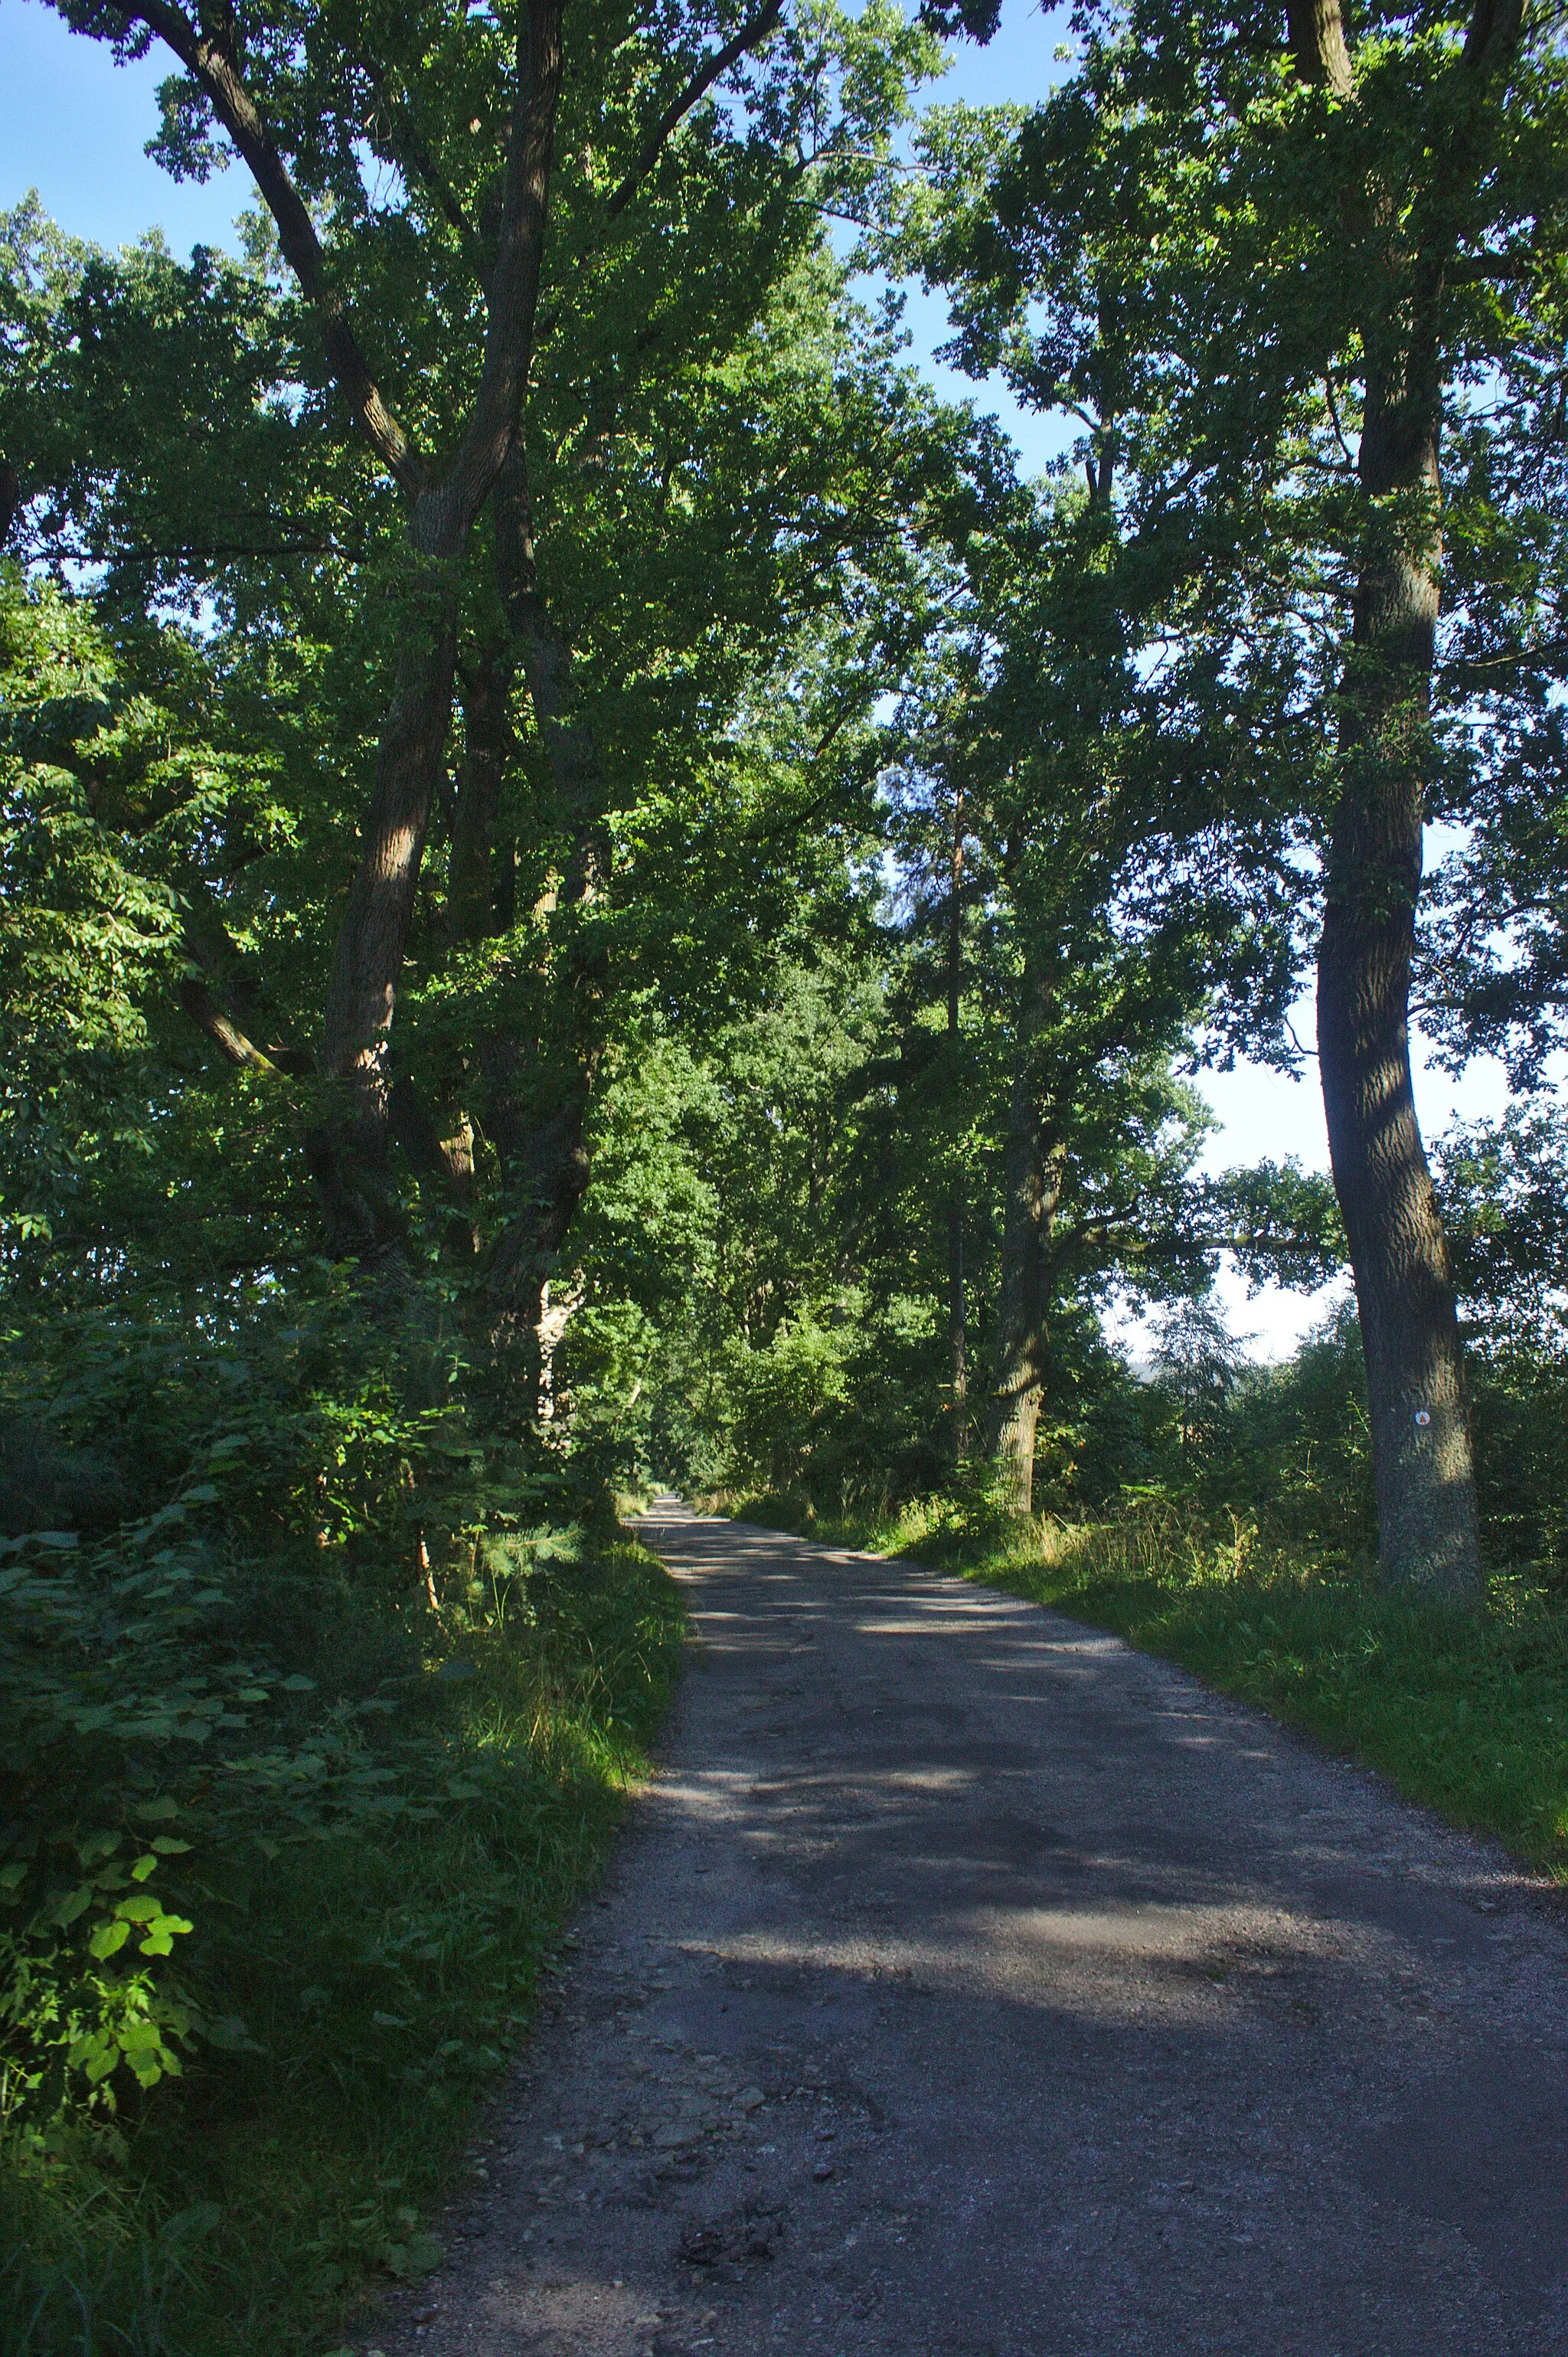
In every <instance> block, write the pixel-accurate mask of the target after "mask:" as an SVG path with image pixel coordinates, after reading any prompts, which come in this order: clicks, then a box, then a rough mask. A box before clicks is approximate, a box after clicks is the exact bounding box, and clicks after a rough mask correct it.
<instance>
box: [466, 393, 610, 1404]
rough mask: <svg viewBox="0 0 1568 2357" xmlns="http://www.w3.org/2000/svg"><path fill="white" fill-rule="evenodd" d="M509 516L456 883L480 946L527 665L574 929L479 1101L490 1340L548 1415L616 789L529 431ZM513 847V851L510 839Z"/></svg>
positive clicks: (509, 1387) (479, 1061) (566, 920)
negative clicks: (493, 1166) (552, 1300)
mask: <svg viewBox="0 0 1568 2357" xmlns="http://www.w3.org/2000/svg"><path fill="white" fill-rule="evenodd" d="M494 524H495V547H496V567H497V574H498V578H499V587H500V591H501V598H502V606H503V610H504V612H505V615H506V621H507V631H508V635H507V638H506V640H505V641H504V643H503V644H501V645H500V646H498V647H496V648H493V649H491V650H490V651H489V652H488V653H487V655H486V656H485V657H484V658H483V659H482V660H481V661H480V662H479V663H478V665H477V666H476V668H475V671H474V673H473V674H472V677H471V679H470V681H469V683H468V684H467V690H466V694H465V716H466V721H467V753H466V758H465V761H464V765H463V770H462V772H461V774H460V777H459V780H458V791H457V801H456V810H455V813H454V827H453V845H452V860H451V867H450V872H449V879H448V911H449V922H450V925H451V928H452V931H453V933H454V937H455V938H457V939H462V940H467V941H478V940H481V939H483V938H484V937H485V936H487V935H489V934H491V933H494V932H496V931H503V930H505V928H506V927H507V926H508V925H509V924H510V920H511V911H510V908H509V907H503V906H502V905H501V904H502V902H503V901H504V899H506V895H505V894H504V893H502V892H499V891H498V890H497V888H496V857H497V851H498V845H497V842H496V819H497V813H498V808H499V792H500V785H501V780H502V777H503V774H504V771H505V769H506V766H507V764H508V761H509V760H510V757H511V754H512V750H513V744H512V730H511V719H510V696H511V693H512V689H513V686H514V683H515V681H516V676H517V673H518V672H519V670H520V669H521V673H522V675H523V679H524V683H525V684H526V686H527V689H528V693H529V701H530V703H531V705H532V710H533V717H534V721H535V725H536V726H537V727H538V730H539V733H540V737H541V740H542V744H543V746H544V748H545V752H546V755H547V758H548V759H549V762H550V768H551V776H552V782H553V787H554V801H555V813H554V817H555V823H556V826H557V827H558V828H559V831H560V834H562V836H563V837H564V843H565V848H566V857H565V869H564V876H563V877H562V881H561V885H560V887H559V889H558V890H557V891H556V892H555V893H554V895H553V911H552V913H553V916H554V918H555V920H556V922H557V924H559V925H562V926H563V927H564V940H563V941H562V942H560V943H559V945H558V946H557V947H555V948H554V949H553V950H550V951H547V952H545V970H544V972H543V973H542V976H541V982H542V996H541V1001H540V1015H539V1020H538V1023H537V1025H536V1027H535V1028H534V1029H533V1030H532V1032H531V1034H530V1036H529V1037H528V1038H527V1039H523V1038H521V1037H520V1036H518V1034H517V1033H515V1032H512V1031H507V1032H499V1031H493V1030H489V1031H485V1032H482V1033H480V1034H479V1035H478V1037H477V1038H476V1040H475V1043H474V1046H475V1068H474V1072H473V1079H474V1081H475V1082H476V1084H477V1094H476V1101H475V1106H474V1110H475V1113H476V1115H477V1117H478V1121H479V1124H480V1126H481V1127H482V1128H483V1130H484V1132H485V1135H487V1137H488V1138H489V1142H490V1144H491V1146H493V1147H494V1149H495V1152H496V1155H497V1158H498V1160H499V1164H500V1169H501V1182H502V1188H503V1190H504V1194H505V1199H506V1204H507V1210H506V1215H505V1219H504V1222H503V1224H502V1226H501V1228H500V1231H499V1233H498V1235H497V1237H496V1239H495V1242H494V1243H493V1245H492V1247H491V1251H490V1254H489V1264H488V1266H487V1268H486V1272H485V1295H484V1297H485V1302H486V1317H487V1332H486V1337H485V1343H486V1348H487V1351H488V1353H489V1357H490V1360H491V1362H492V1365H493V1366H494V1368H495V1370H496V1377H497V1381H498V1383H499V1385H500V1386H501V1388H502V1389H504V1391H505V1392H506V1394H508V1396H509V1397H510V1399H511V1400H512V1401H513V1403H514V1405H515V1406H516V1410H517V1413H518V1414H519V1415H520V1417H521V1419H522V1420H525V1421H526V1420H532V1419H533V1418H534V1417H536V1415H538V1413H539V1412H540V1409H541V1406H542V1386H544V1385H545V1384H547V1381H548V1367H549V1357H550V1349H551V1343H550V1336H549V1331H548V1320H547V1318H546V1309H547V1304H548V1297H549V1284H550V1278H551V1275H552V1272H553V1269H554V1267H555V1265H556V1261H557V1257H558V1255H559V1254H560V1250H561V1247H562V1245H563V1243H564V1241H565V1237H566V1234H567V1232H568V1230H569V1228H570V1226H571V1223H572V1220H573V1218H574V1216H575V1212H576V1209H577V1206H578V1204H579V1203H580V1202H581V1200H582V1199H583V1196H584V1194H585V1191H586V1189H587V1184H588V1176H589V1161H588V1153H587V1147H586V1143H585V1140H586V1134H587V1122H588V1113H589V1107H590V1103H591V1100H592V1092H593V1083H594V1078H595V1074H596V1069H597V1063H598V1057H599V1050H600V1044H601V1041H600V1035H601V1029H602V1019H601V1018H602V996H603V980H604V977H603V973H602V959H601V958H600V956H599V954H598V953H597V952H596V950H595V949H594V947H593V946H592V942H591V937H590V935H589V934H588V933H585V931H584V928H583V925H582V922H581V920H582V919H583V918H584V917H585V915H587V914H588V913H589V911H590V910H591V908H592V905H593V903H594V901H595V900H596V899H597V898H598V897H599V895H600V892H601V890H602V887H603V883H604V879H605V875H606V870H607V845H606V840H605V824H604V812H605V798H606V797H605V781H604V777H603V773H602V770H601V767H600V763H599V759H598V752H597V748H596V745H595V743H594V739H593V735H592V732H591V730H590V729H588V727H587V726H585V724H584V722H583V721H582V720H581V719H580V718H579V717H578V716H575V714H574V712H573V710H572V686H571V669H572V664H571V650H570V648H569V646H568V645H567V643H566V640H565V639H564V636H563V635H562V633H561V631H560V630H558V629H557V627H556V625H555V623H554V621H553V618H552V617H551V615H550V613H549V611H548V609H547V608H546V606H545V603H544V599H543V597H542V593H541V590H540V587H539V581H538V569H537V564H536V559H535V553H534V546H533V538H532V517H531V512H530V502H529V489H528V470H527V464H526V459H525V456H524V452H523V447H522V444H521V438H520V440H519V442H518V444H517V445H516V447H514V449H513V450H512V451H511V453H510V455H509V457H508V459H507V463H506V466H505V468H503V470H502V474H501V477H500V479H499V481H498V483H497V486H496V490H495V497H494ZM499 847H500V848H501V849H503V850H504V851H505V852H506V853H507V855H508V856H509V860H510V845H509V846H499ZM557 1339H558V1338H557Z"/></svg>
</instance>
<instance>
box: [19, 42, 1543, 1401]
mask: <svg viewBox="0 0 1568 2357" xmlns="http://www.w3.org/2000/svg"><path fill="white" fill-rule="evenodd" d="M1059 23H1060V18H1059V15H1058V16H1057V17H1056V18H1055V19H1054V20H1053V19H1052V18H1051V17H1048V16H1047V15H1046V14H1044V13H1043V12H1042V11H1041V9H1040V8H1039V7H1038V6H1037V5H1026V0H1007V5H1004V9H1003V16H1002V27H1001V30H1000V32H999V33H998V35H997V38H996V39H995V40H994V42H993V43H992V44H991V46H990V47H989V48H985V49H977V48H975V47H974V46H973V44H972V43H968V42H964V43H960V44H958V45H957V46H956V47H955V49H954V53H953V68H952V70H951V71H950V73H949V74H948V76H947V77H946V78H945V80H943V81H941V82H940V83H938V84H936V85H935V86H934V88H933V90H932V93H931V95H932V98H933V100H934V101H936V102H943V101H946V100H950V99H955V98H962V99H967V100H970V101H971V102H974V103H976V104H983V103H986V102H998V101H1017V100H1027V99H1028V98H1030V97H1033V96H1036V95H1038V94H1040V93H1042V92H1043V91H1044V90H1045V88H1046V87H1047V84H1048V82H1049V81H1052V80H1053V79H1054V78H1055V76H1056V74H1057V73H1058V72H1059V71H1060V68H1059V67H1058V66H1056V65H1055V64H1054V63H1053V56H1052V53H1053V50H1054V49H1055V48H1056V45H1057V42H1058V38H1059V30H1058V27H1059ZM167 70H168V66H167V64H166V62H165V61H164V60H163V59H160V57H159V56H158V55H157V54H156V53H155V54H154V55H153V56H152V57H150V58H147V59H143V60H142V61H141V62H140V63H138V64H134V65H130V66H123V67H122V66H115V65H114V64H113V62H112V60H111V59H110V56H109V53H108V50H107V49H106V48H104V47H103V46H102V43H100V42H97V41H93V40H88V39H84V38H81V36H80V35H77V34H73V33H70V32H69V31H68V30H67V29H66V27H65V26H64V24H63V23H62V22H61V20H60V18H59V16H56V15H55V14H54V13H53V11H52V10H50V9H48V8H46V7H44V6H43V5H40V0H0V205H3V206H9V205H11V204H14V203H15V202H16V200H17V199H19V198H21V197H22V196H24V195H25V194H26V192H27V189H28V188H37V189H38V194H39V196H40V198H41V199H42V200H43V203H44V205H45V208H46V209H47V210H48V211H49V212H50V213H52V214H53V216H54V218H55V219H56V220H57V221H59V224H60V226H61V227H62V228H63V229H65V230H68V231H70V232H71V233H72V234H74V235H76V236H79V237H83V238H90V239H91V240H93V241H94V242H98V243H100V244H104V245H118V244H122V243H124V242H129V241H130V240H132V239H134V238H136V237H139V236H140V235H141V234H142V233H143V232H144V231H145V230H147V229H149V228H152V227H154V226H156V227H158V228H161V229H162V230H163V231H164V234H165V235H166V238H167V240H168V242H169V243H170V245H171V246H173V247H174V248H175V249H176V250H177V252H179V253H188V251H189V249H190V247H191V246H192V245H193V244H195V243H198V242H205V243H207V244H211V245H221V244H226V243H229V242H231V240H232V224H233V221H234V217H235V215H236V214H237V213H238V212H239V211H241V210H242V209H243V208H244V207H245V206H246V205H248V204H249V202H250V201H251V189H250V182H249V176H248V175H247V174H246V173H245V172H244V171H243V170H242V169H239V168H236V169H233V170H231V171H229V172H227V173H225V174H223V175H222V176H221V177H220V178H216V179H213V180H210V181H209V182H208V183H207V184H206V185H205V186H203V187H196V186H186V187H181V186H178V185H177V184H176V183H175V182H174V181H172V180H170V179H169V178H168V177H167V175H166V173H164V172H163V171H161V170H160V169H159V167H157V166H156V164H154V163H153V162H152V161H151V159H150V158H149V157H148V156H146V155H145V153H144V152H143V151H144V149H145V144H146V142H147V140H148V139H149V138H150V137H151V136H152V135H153V133H154V131H155V130H156V125H157V99H156V91H157V86H158V83H159V81H161V80H162V79H163V76H164V74H165V73H166V71H167ZM908 325H909V327H910V328H911V329H912V330H913V332H914V337H915V352H916V356H917V358H918V360H919V361H920V363H921V365H922V366H923V367H924V368H926V369H927V371H929V373H930V375H931V376H932V377H933V379H935V380H936V381H937V382H940V385H941V387H942V389H943V390H944V391H945V392H948V393H956V394H965V393H970V394H973V395H974V397H975V398H976V399H977V401H978V402H979V404H980V405H981V406H982V407H983V408H988V409H993V410H994V411H995V412H996V414H998V415H999V416H1000V417H1001V418H1002V420H1003V423H1004V425H1007V427H1008V429H1009V430H1010V431H1011V432H1012V433H1013V434H1014V436H1015V440H1016V441H1017V442H1018V444H1019V447H1020V451H1021V455H1022V457H1023V458H1024V461H1025V463H1026V465H1031V466H1039V465H1041V464H1043V463H1044V461H1045V459H1046V458H1047V457H1049V456H1050V455H1052V453H1053V452H1055V451H1056V450H1058V449H1059V448H1060V447H1062V436H1061V429H1060V425H1059V424H1058V422H1056V421H1052V420H1049V419H1042V418H1038V417H1035V416H1031V415H1028V414H1026V413H1024V412H1022V411H1020V410H1019V408H1018V406H1017V404H1015V402H1013V401H1012V399H1011V398H1010V397H1009V396H1008V394H1007V393H1006V392H1005V389H1004V388H1003V387H1000V386H996V385H991V386H986V387H978V388H977V387H974V386H972V385H970V384H969V383H968V382H966V381H965V380H964V379H962V378H960V377H957V376H955V375H954V374H953V372H952V371H949V370H945V369H943V368H941V367H940V364H939V363H938V362H937V361H935V360H934V359H933V357H932V352H933V347H934V346H935V345H937V344H940V342H941V341H942V339H943V338H944V336H945V333H946V330H947V321H946V317H945V313H944V311H943V307H942V306H941V304H940V299H938V298H933V297H927V296H924V295H922V294H921V293H920V291H919V290H918V289H915V290H913V291H912V293H911V296H910V303H909V310H908ZM1296 1028H1297V1031H1298V1033H1299V1035H1300V1037H1301V1038H1302V1039H1303V1040H1304V1041H1305V1042H1306V1043H1308V1044H1310V1043H1311V1041H1312V1039H1313V1037H1314V1025H1313V1017H1312V1006H1311V1000H1310V996H1307V997H1306V998H1305V999H1304V1001H1303V1004H1302V1006H1301V1008H1300V1009H1299V1010H1298V1017H1297V1025H1296ZM1202 1086H1203V1089H1204V1092H1205V1093H1206V1095H1207V1096H1208V1099H1209V1101H1210V1103H1212V1105H1213V1106H1214V1109H1215V1111H1216V1113H1217V1114H1218V1115H1219V1121H1220V1128H1219V1133H1218V1134H1217V1135H1216V1136H1215V1138H1214V1139H1213V1140H1212V1141H1211V1143H1210V1146H1209V1150H1208V1157H1207V1159H1208V1164H1209V1165H1210V1167H1212V1168H1225V1167H1227V1166H1229V1165H1231V1164H1236V1163H1246V1162H1251V1161H1256V1160H1257V1159H1259V1158H1260V1157H1262V1156H1265V1155H1267V1156H1271V1157H1275V1158H1278V1157H1281V1156H1283V1155H1286V1154H1294V1155H1296V1156H1297V1157H1299V1158H1300V1159H1301V1161H1302V1162H1304V1163H1305V1164H1306V1165H1307V1166H1308V1167H1309V1168H1317V1169H1323V1168H1326V1167H1327V1153H1326V1144H1325V1139H1324V1133H1323V1114H1322V1108H1321V1105H1320V1103H1319V1101H1318V1096H1317V1088H1316V1067H1315V1066H1313V1065H1312V1064H1310V1063H1309V1064H1308V1065H1307V1067H1306V1069H1305V1073H1304V1075H1303V1077H1302V1078H1301V1079H1299V1080H1291V1079H1288V1078H1285V1077H1283V1076H1282V1075H1279V1074H1276V1073H1273V1072H1268V1071H1262V1070H1261V1069H1259V1068H1257V1067H1255V1066H1251V1065H1239V1066H1238V1067H1237V1069H1236V1071H1233V1072H1230V1073H1211V1074H1208V1075H1206V1076H1205V1078H1204V1080H1203V1082H1202ZM1417 1097H1418V1103H1419V1108H1420V1111H1421V1115H1422V1121H1423V1127H1424V1128H1425V1130H1426V1134H1427V1135H1428V1136H1429V1137H1430V1136H1433V1135H1436V1134H1437V1133H1438V1132H1439V1131H1441V1130H1442V1129H1443V1128H1444V1126H1445V1125H1447V1123H1448V1122H1449V1121H1450V1120H1451V1119H1452V1118H1454V1116H1455V1114H1459V1115H1461V1116H1463V1117H1464V1118H1466V1119H1475V1118H1477V1116H1478V1115H1481V1114H1495V1113H1497V1112H1498V1111H1500V1110H1501V1108H1502V1106H1503V1105H1504V1104H1505V1103H1506V1102H1507V1089H1506V1086H1505V1084H1504V1081H1503V1076H1502V1072H1501V1070H1500V1068H1499V1067H1498V1066H1497V1065H1496V1064H1494V1063H1490V1062H1483V1063H1480V1064H1478V1065H1477V1066H1475V1067H1473V1068H1472V1069H1471V1071H1469V1072H1467V1073H1466V1075H1465V1076H1464V1078H1463V1079H1462V1080H1461V1081H1459V1082H1454V1081H1451V1080H1449V1079H1448V1078H1447V1077H1446V1076H1445V1075H1444V1074H1442V1073H1439V1072H1435V1071H1431V1070H1430V1069H1427V1070H1423V1071H1421V1072H1420V1073H1419V1074H1418V1081H1417ZM1222 1289H1223V1290H1224V1292H1225V1295H1226V1298H1227V1301H1228V1304H1229V1305H1230V1308H1231V1310H1232V1314H1233V1318H1234V1320H1235V1323H1236V1325H1237V1329H1238V1330H1239V1331H1240V1332H1242V1333H1249V1334H1251V1335H1253V1336H1254V1337H1255V1338H1256V1346H1257V1348H1258V1349H1259V1351H1261V1352H1262V1354H1263V1355H1266V1356H1273V1355H1277V1354H1278V1353H1279V1352H1281V1351H1285V1350H1288V1349H1289V1347H1290V1346H1291V1344H1292V1343H1293V1342H1294V1340H1295V1339H1296V1337H1297V1336H1298V1335H1299V1334H1300V1332H1301V1331H1302V1330H1304V1329H1305V1325H1306V1324H1307V1323H1309V1322H1310V1320H1311V1319H1312V1318H1314V1317H1315V1316H1316V1315H1319V1314H1320V1313H1321V1305H1320V1304H1319V1305H1314V1304H1308V1303H1304V1302H1303V1301H1302V1300H1301V1299H1300V1297H1296V1296H1294V1295H1282V1294H1273V1293H1271V1294H1268V1295H1265V1296H1264V1297H1262V1298H1261V1299H1260V1300H1257V1301H1251V1302H1249V1301H1247V1300H1246V1299H1245V1298H1244V1297H1243V1296H1242V1293H1241V1289H1240V1286H1239V1285H1237V1284H1235V1283H1233V1282H1231V1281H1230V1280H1229V1279H1227V1280H1224V1281H1223V1287H1222Z"/></svg>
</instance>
